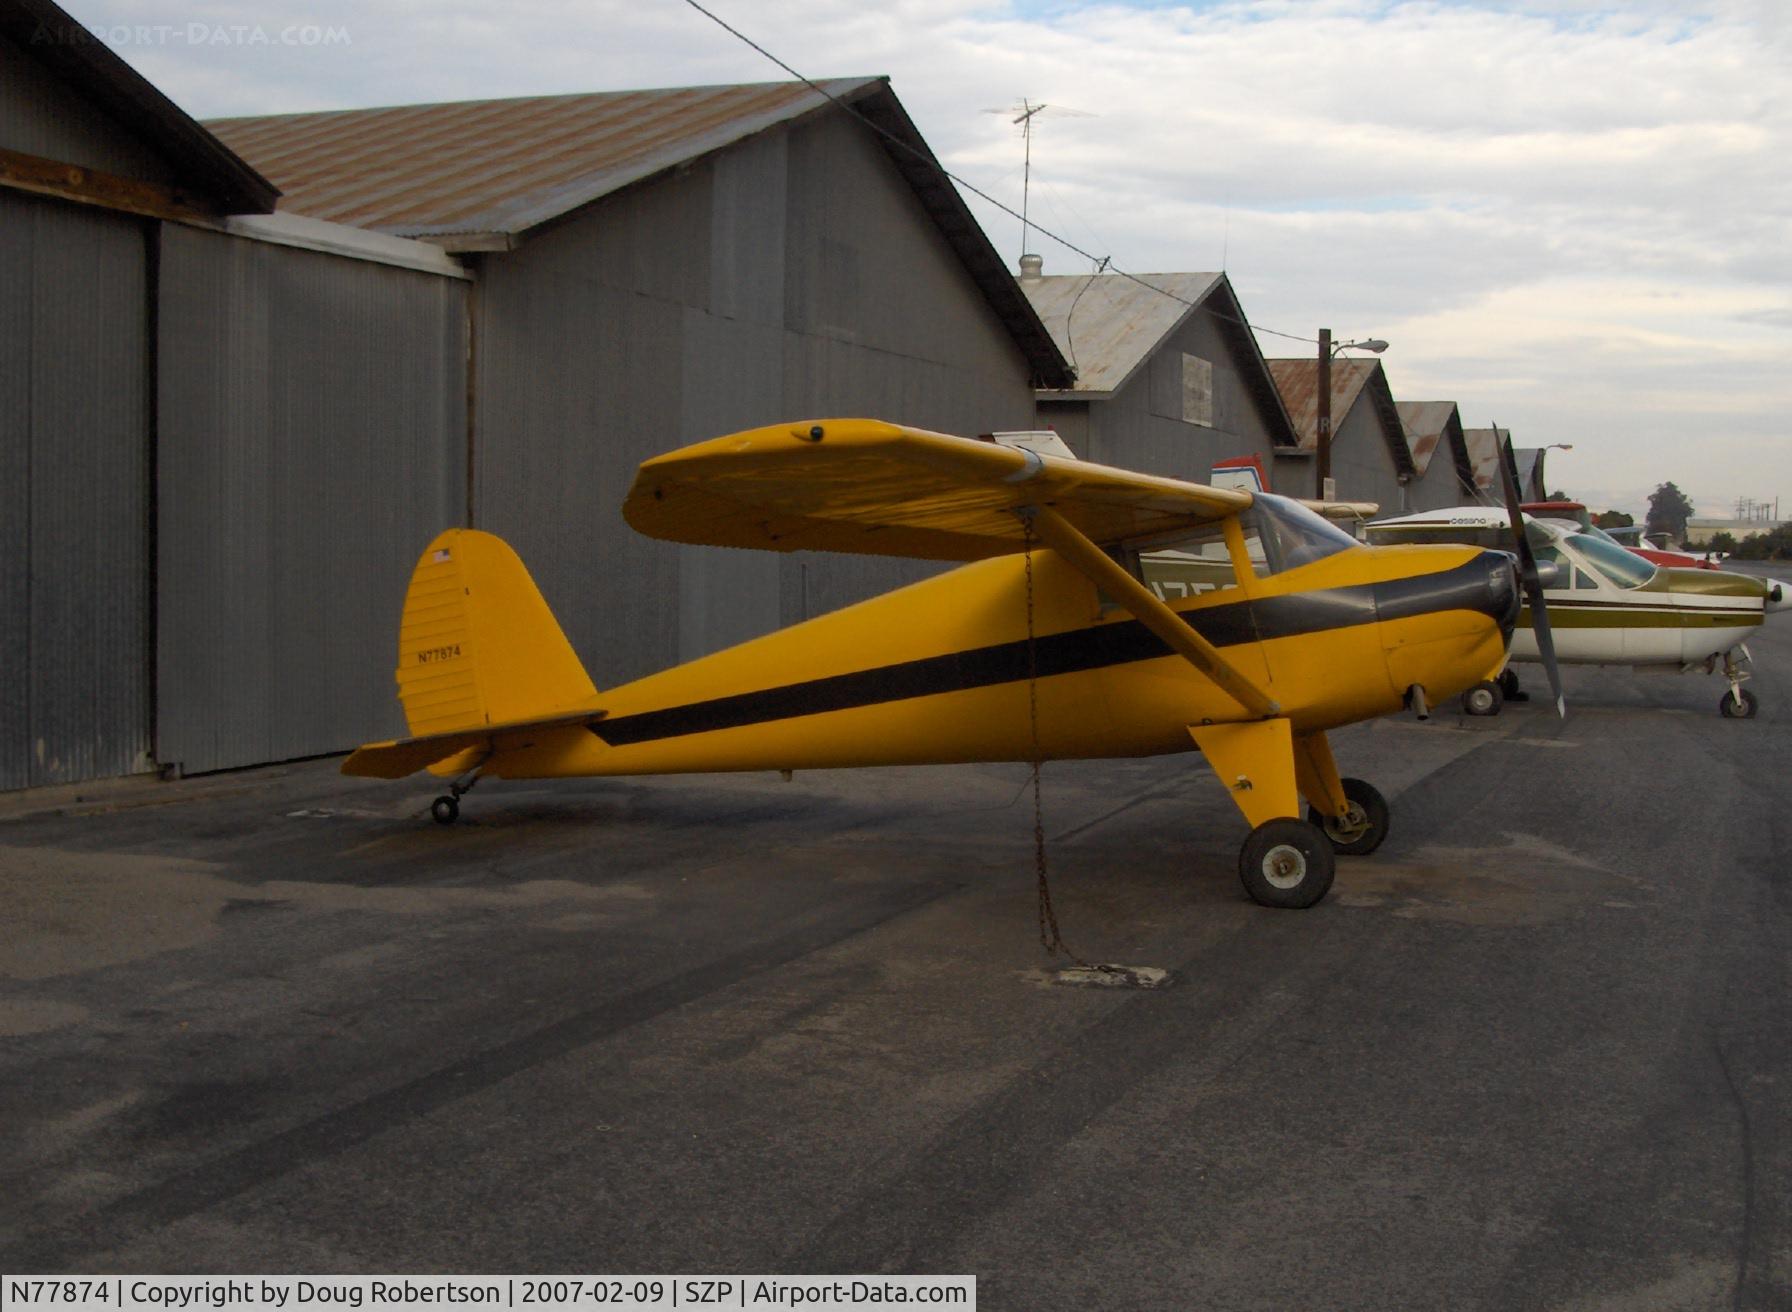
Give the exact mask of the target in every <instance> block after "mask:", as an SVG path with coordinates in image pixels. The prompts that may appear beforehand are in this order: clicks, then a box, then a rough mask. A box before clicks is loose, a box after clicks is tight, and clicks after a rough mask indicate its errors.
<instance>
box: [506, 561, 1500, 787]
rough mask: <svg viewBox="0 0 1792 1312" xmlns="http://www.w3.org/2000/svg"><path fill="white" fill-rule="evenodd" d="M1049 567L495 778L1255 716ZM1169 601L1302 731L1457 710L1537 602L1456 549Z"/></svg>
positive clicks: (932, 748) (1089, 587)
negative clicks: (1441, 708) (1443, 703)
mask: <svg viewBox="0 0 1792 1312" xmlns="http://www.w3.org/2000/svg"><path fill="white" fill-rule="evenodd" d="M1028 572H1029V569H1028V564H1027V560H1026V558H1025V557H1023V556H1001V557H997V558H994V559H991V560H985V561H980V562H976V563H974V564H970V565H965V566H961V567H959V568H957V569H954V570H951V571H949V572H947V573H945V574H942V575H940V576H938V577H935V578H932V579H928V580H924V581H922V582H920V583H916V584H913V585H911V586H909V587H906V588H903V589H900V590H898V591H896V592H892V593H888V594H885V595H883V596H880V597H876V598H873V599H871V600H869V601H865V602H861V603H859V604H857V605H854V606H849V607H847V608H845V609H843V610H839V611H835V612H833V613H831V614H828V615H823V616H820V617H818V618H815V619H812V620H809V621H807V622H805V623H801V624H797V625H795V626H792V627H790V628H787V629H782V630H779V631H778V632H775V633H771V634H768V635H766V636H765V637H762V638H757V639H754V640H751V641H749V642H746V643H742V644H740V645H739V646H736V647H732V648H729V649H727V650H725V651H721V652H717V653H715V654H713V655H711V656H707V657H703V658H701V659H698V660H695V661H691V662H689V663H687V664H684V665H680V666H677V667H676V668H673V669H669V670H666V671H664V672H662V673H659V674H654V675H651V676H649V677H647V678H644V679H640V680H638V681H636V682H634V683H630V684H625V685H622V686H620V687H616V688H610V689H606V690H604V692H603V693H602V703H603V706H604V709H605V715H604V717H603V718H602V719H601V720H598V721H597V722H596V723H594V724H592V725H590V726H589V727H583V726H580V727H569V728H566V729H557V730H553V731H551V732H548V733H543V734H539V735H537V741H536V742H535V743H534V744H533V745H532V746H529V747H527V748H526V749H523V750H512V751H506V752H505V753H503V754H502V755H501V756H500V757H499V758H497V759H496V760H494V761H493V762H492V768H491V772H492V773H495V774H500V775H502V776H505V777H510V778H530V777H542V776H559V775H625V774H661V773H680V772H688V771H724V770H765V769H790V770H795V769H822V768H834V767H848V766H866V765H895V764H909V763H923V762H941V763H944V762H963V761H1004V760H1031V759H1034V758H1035V757H1040V758H1043V759H1056V758H1074V757H1109V756H1141V755H1151V754H1155V753H1162V752H1172V751H1186V750H1188V749H1189V748H1190V747H1191V746H1192V743H1191V740H1190V737H1189V726H1191V725H1201V724H1204V723H1211V722H1225V721H1235V720H1239V719H1243V718H1250V717H1248V716H1247V715H1246V713H1245V712H1244V710H1243V709H1242V708H1241V707H1240V705H1239V704H1238V703H1237V702H1235V701H1233V700H1232V699H1231V697H1229V696H1228V695H1227V694H1226V693H1224V692H1222V691H1221V690H1220V689H1219V688H1218V687H1217V686H1216V685H1215V684H1214V683H1213V682H1212V681H1211V680H1210V679H1206V678H1203V677H1202V676H1201V675H1200V674H1199V673H1198V672H1197V671H1196V670H1195V669H1194V668H1193V667H1192V666H1190V664H1189V663H1188V662H1187V661H1185V660H1183V659H1182V658H1180V657H1178V656H1176V655H1173V654H1172V653H1171V652H1170V651H1169V649H1168V648H1167V647H1166V646H1165V645H1164V643H1163V642H1162V641H1161V640H1160V639H1158V638H1157V637H1155V636H1154V635H1153V634H1151V633H1150V632H1149V631H1147V630H1146V629H1145V628H1144V627H1143V626H1142V625H1141V624H1140V623H1139V622H1138V621H1137V620H1136V619H1134V618H1133V617H1132V616H1131V615H1129V614H1128V613H1126V612H1125V611H1123V610H1121V609H1120V608H1119V607H1117V606H1115V605H1113V604H1111V603H1109V602H1106V601H1105V600H1104V598H1103V597H1102V596H1101V595H1100V594H1099V593H1098V590H1097V588H1096V586H1095V585H1094V584H1093V583H1091V582H1090V581H1089V580H1088V579H1087V578H1086V577H1084V575H1082V574H1080V573H1078V572H1077V571H1076V570H1075V569H1073V568H1072V567H1071V566H1070V565H1069V564H1068V563H1067V562H1066V561H1064V560H1063V559H1062V558H1061V557H1059V556H1058V555H1057V554H1056V553H1055V552H1052V551H1049V550H1043V549H1041V550H1036V551H1035V552H1034V553H1033V555H1032V564H1031V581H1030V585H1029V579H1028ZM1029 592H1030V595H1031V598H1032V601H1031V614H1030V618H1029V603H1028V597H1029ZM1160 595H1162V593H1161V590H1160ZM1166 600H1169V601H1170V604H1171V606H1172V609H1174V610H1175V611H1176V613H1177V614H1178V616H1179V617H1180V618H1181V619H1182V620H1183V622H1185V623H1187V624H1189V625H1190V626H1191V627H1192V628H1194V629H1195V630H1196V632H1197V633H1199V634H1201V635H1202V636H1203V637H1205V638H1206V639H1207V640H1208V641H1209V642H1211V643H1212V644H1213V645H1214V646H1215V647H1216V648H1218V649H1219V650H1220V651H1221V652H1222V653H1223V654H1224V655H1225V657H1226V658H1227V659H1228V660H1229V661H1231V662H1232V663H1233V664H1234V665H1235V666H1236V667H1237V668H1238V669H1239V670H1240V672H1242V673H1243V674H1244V675H1245V676H1246V677H1248V678H1250V679H1252V680H1253V681H1255V682H1257V683H1258V684H1259V686H1261V687H1262V688H1263V689H1264V690H1265V691H1266V692H1267V693H1268V695H1269V696H1270V697H1272V698H1273V699H1274V700H1275V701H1276V703H1277V704H1278V705H1279V707H1280V712H1279V713H1280V714H1282V715H1284V716H1286V717H1287V718H1288V719H1289V721H1290V724H1291V727H1292V729H1293V731H1294V732H1295V733H1296V734H1306V733H1311V732H1314V731H1319V730H1325V729H1329V728H1333V727H1336V726H1338V725H1342V724H1348V723H1353V722H1355V721H1358V720H1362V719H1366V718H1370V717H1374V716H1379V715H1385V714H1389V713H1392V712H1394V711H1397V710H1399V709H1400V708H1401V706H1402V704H1403V701H1404V700H1405V698H1406V695H1407V691H1408V689H1409V688H1410V687H1411V686H1412V685H1413V684H1414V683H1422V684H1423V685H1424V686H1425V691H1426V695H1427V696H1428V697H1429V698H1430V699H1432V700H1433V701H1436V700H1440V699H1442V698H1446V697H1449V696H1452V695H1454V694H1455V693H1457V692H1460V691H1462V690H1463V689H1464V688H1467V687H1470V686H1472V685H1473V684H1475V683H1477V682H1479V681H1481V680H1483V679H1487V678H1489V677H1491V676H1492V674H1493V673H1494V672H1496V671H1497V670H1498V669H1499V667H1500V665H1501V664H1502V663H1503V661H1504V659H1505V651H1506V640H1507V637H1508V635H1509V634H1510V632H1511V625H1512V623H1513V620H1514V618H1515V616H1516V613H1517V609H1518V600H1517V587H1516V582H1515V579H1514V576H1513V572H1512V567H1511V563H1510V560H1509V558H1508V557H1506V556H1504V555H1503V554H1501V553H1498V552H1483V551H1480V550H1478V549H1475V548H1468V547H1452V546H1445V547H1382V548H1369V547H1355V548H1350V549H1348V550H1345V551H1342V552H1339V553H1337V554H1335V555H1332V556H1329V557H1327V558H1325V559H1322V560H1319V561H1316V562H1314V563H1312V564H1309V565H1306V566H1302V567H1299V568H1295V569H1290V570H1287V571H1285V572H1283V573H1280V574H1275V575H1272V576H1269V577H1266V578H1257V577H1251V576H1246V577H1243V578H1234V579H1233V581H1232V584H1231V586H1226V587H1222V588H1219V589H1215V590H1209V591H1203V592H1201V593H1199V594H1198V595H1195V596H1193V597H1187V596H1175V595H1172V596H1170V597H1167V598H1166ZM1029 626H1030V628H1031V638H1029ZM1316 637H1322V640H1319V641H1314V640H1313V639H1315V638H1316ZM1035 674H1036V675H1037V679H1036V680H1035V679H1034V678H1033V677H1032V676H1034V675H1035ZM1035 698H1036V701H1035V700H1034V699H1035ZM1035 726H1036V727H1035ZM1035 733H1037V741H1035Z"/></svg>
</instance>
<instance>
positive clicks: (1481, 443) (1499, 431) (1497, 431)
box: [1462, 428, 1512, 498]
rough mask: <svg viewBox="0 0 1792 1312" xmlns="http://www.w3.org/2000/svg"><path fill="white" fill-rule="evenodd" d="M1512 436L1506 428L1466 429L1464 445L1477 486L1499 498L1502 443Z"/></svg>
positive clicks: (1464, 430) (1463, 436)
mask: <svg viewBox="0 0 1792 1312" xmlns="http://www.w3.org/2000/svg"><path fill="white" fill-rule="evenodd" d="M1511 436H1512V432H1511V430H1510V429H1506V428H1465V429H1463V430H1462V443H1463V445H1464V446H1465V447H1466V448H1467V449H1468V462H1469V465H1470V467H1471V468H1473V470H1474V471H1475V486H1476V487H1477V488H1479V489H1480V490H1481V491H1483V492H1488V493H1491V494H1492V495H1493V496H1494V497H1495V498H1498V497H1499V496H1500V495H1501V493H1500V443H1501V442H1504V441H1507V440H1508V439H1510V438H1511Z"/></svg>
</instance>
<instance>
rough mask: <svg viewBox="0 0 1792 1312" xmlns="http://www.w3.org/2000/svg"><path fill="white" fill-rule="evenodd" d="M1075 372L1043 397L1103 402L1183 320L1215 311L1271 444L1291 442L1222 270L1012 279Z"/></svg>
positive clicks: (1285, 419) (1278, 399)
mask: <svg viewBox="0 0 1792 1312" xmlns="http://www.w3.org/2000/svg"><path fill="white" fill-rule="evenodd" d="M1016 285H1017V286H1018V287H1019V288H1020V290H1021V291H1022V292H1023V293H1024V294H1025V295H1026V297H1027V300H1028V301H1030V302H1031V303H1032V306H1033V308H1034V309H1035V310H1037V311H1038V312H1039V317H1040V319H1041V320H1043V321H1044V323H1045V326H1046V327H1047V328H1048V329H1049V330H1050V331H1051V335H1052V339H1053V340H1054V341H1055V342H1056V343H1057V344H1058V349H1059V350H1060V351H1062V352H1063V353H1064V356H1065V358H1066V359H1068V360H1069V361H1070V367H1071V368H1072V369H1073V370H1075V371H1076V378H1075V382H1074V383H1073V384H1072V385H1070V386H1068V387H1061V388H1044V389H1041V391H1040V396H1041V398H1042V399H1046V400H1081V401H1105V400H1108V399H1110V398H1112V397H1113V396H1114V395H1115V394H1116V393H1118V392H1119V391H1120V390H1121V389H1122V388H1124V387H1125V386H1126V385H1127V384H1128V383H1130V382H1131V381H1132V380H1133V379H1134V378H1135V377H1137V376H1138V374H1139V372H1140V371H1141V370H1142V369H1143V368H1144V367H1145V365H1146V362H1147V361H1149V360H1150V359H1151V357H1152V356H1153V355H1155V354H1156V353H1157V352H1158V350H1159V349H1161V348H1162V346H1163V345H1164V343H1165V342H1166V341H1168V340H1169V338H1170V337H1171V336H1173V335H1174V334H1175V333H1176V332H1177V331H1178V330H1179V329H1180V328H1181V327H1182V326H1183V324H1185V323H1187V322H1188V321H1189V319H1190V318H1191V317H1192V316H1194V315H1195V314H1197V313H1200V312H1201V311H1204V310H1207V311H1211V312H1212V313H1213V316H1214V318H1215V321H1216V323H1217V325H1218V327H1219V330H1220V334H1221V336H1222V338H1223V339H1224V340H1225V341H1226V342H1227V344H1228V345H1229V346H1230V347H1231V349H1232V354H1233V357H1234V360H1235V362H1236V363H1237V365H1238V372H1239V375H1240V376H1241V378H1242V379H1243V382H1244V385H1245V387H1246V388H1247V389H1248V390H1249V391H1250V393H1251V395H1252V397H1253V399H1255V400H1256V402H1257V404H1258V407H1259V408H1260V409H1261V411H1262V412H1263V417H1264V421H1265V425H1266V427H1268V429H1269V430H1270V436H1271V440H1272V442H1273V443H1274V444H1275V445H1276V446H1278V447H1292V446H1294V445H1295V442H1296V437H1295V431H1294V426H1293V425H1292V424H1291V423H1290V422H1289V419H1288V412H1287V410H1286V409H1285V408H1284V406H1283V404H1282V398H1281V394H1280V393H1279V392H1278V391H1277V390H1276V386H1275V382H1274V380H1273V379H1272V378H1271V377H1270V374H1269V369H1268V366H1267V365H1266V364H1265V363H1264V360H1263V352H1262V351H1261V350H1260V349H1259V348H1258V346H1257V339H1256V337H1255V336H1254V335H1252V333H1251V329H1250V325H1249V323H1247V322H1246V320H1245V317H1244V311H1243V309H1242V308H1241V307H1240V306H1239V304H1238V297H1237V295H1236V294H1235V293H1234V292H1233V290H1232V283H1231V280H1230V279H1228V278H1227V277H1226V275H1225V274H1223V273H1142V274H1137V275H1130V274H1116V273H1106V274H1053V275H1050V276H1044V275H1042V276H1038V277H1027V276H1024V275H1023V276H1022V277H1021V278H1020V279H1019V280H1018V281H1017V284H1016Z"/></svg>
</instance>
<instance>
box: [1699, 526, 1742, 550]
mask: <svg viewBox="0 0 1792 1312" xmlns="http://www.w3.org/2000/svg"><path fill="white" fill-rule="evenodd" d="M1705 549H1706V550H1707V551H1721V552H1724V553H1725V554H1729V553H1732V552H1734V551H1735V550H1736V539H1735V538H1733V537H1731V536H1730V535H1729V534H1728V533H1725V532H1723V531H1722V530H1721V529H1720V530H1719V531H1718V532H1716V533H1713V534H1712V535H1711V541H1709V542H1707V543H1706V544H1705Z"/></svg>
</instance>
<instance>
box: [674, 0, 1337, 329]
mask: <svg viewBox="0 0 1792 1312" xmlns="http://www.w3.org/2000/svg"><path fill="white" fill-rule="evenodd" d="M684 2H685V3H686V4H687V5H689V6H690V7H691V8H692V9H695V10H696V11H697V12H698V13H700V14H702V15H703V16H704V17H705V18H707V19H709V21H710V22H712V23H714V24H715V25H716V26H717V27H719V28H721V29H722V30H723V31H724V32H726V33H728V34H729V35H730V36H732V37H734V38H735V39H736V40H738V41H740V42H742V43H744V44H745V45H747V46H750V47H751V48H752V49H754V50H756V51H758V52H759V53H760V54H761V55H764V56H765V57H766V58H767V59H769V60H771V62H772V63H774V64H776V65H777V66H778V67H779V68H781V69H783V70H784V71H785V72H786V73H788V74H790V76H791V77H793V78H795V79H796V80H797V81H798V82H801V83H802V84H803V85H804V86H806V87H808V88H809V90H811V91H813V92H814V93H815V94H816V95H818V96H821V97H822V98H823V99H825V100H827V101H829V102H830V103H831V104H833V105H834V106H835V107H837V108H839V109H842V110H845V111H846V112H847V113H848V114H851V115H852V116H853V117H854V118H856V119H858V120H859V122H861V123H863V124H864V125H865V126H866V127H868V128H870V129H871V130H872V131H873V132H875V133H877V134H878V136H880V137H882V138H883V139H884V140H885V141H887V142H889V143H890V144H891V145H893V146H896V147H899V148H900V149H902V150H905V151H907V152H908V153H909V154H910V155H913V156H914V157H915V158H916V159H918V160H920V161H921V162H922V163H923V164H925V165H927V167H929V168H931V169H933V170H934V171H935V172H937V173H939V175H940V176H941V177H943V178H945V179H946V180H947V181H949V182H951V183H952V184H953V185H955V186H957V187H961V188H963V189H964V190H965V191H968V192H970V193H971V194H972V195H973V196H976V197H978V198H979V199H980V200H984V201H987V202H988V203H989V204H991V205H994V206H995V207H996V208H997V209H999V210H1001V211H1002V212H1003V213H1004V214H1007V215H1009V216H1010V217H1012V218H1016V219H1019V220H1021V222H1022V224H1024V225H1026V226H1028V227H1031V228H1032V229H1033V230H1034V231H1036V232H1038V233H1041V234H1042V235H1044V236H1046V237H1049V238H1050V239H1051V240H1052V241H1055V242H1057V243H1058V245H1060V246H1062V247H1063V248H1064V249H1065V250H1067V251H1071V252H1073V253H1074V254H1077V255H1080V256H1082V257H1083V258H1084V259H1085V260H1088V261H1089V262H1090V263H1092V264H1096V265H1098V266H1105V267H1107V268H1109V269H1112V270H1113V272H1114V274H1115V276H1117V277H1121V278H1125V279H1126V280H1127V281H1129V282H1135V283H1137V284H1138V285H1139V286H1141V287H1143V288H1145V290H1147V291H1152V292H1156V293H1157V294H1158V295H1159V296H1165V297H1168V298H1169V299H1170V300H1172V301H1175V302H1176V303H1177V304H1179V305H1186V306H1188V307H1189V309H1191V310H1198V309H1200V308H1202V307H1201V303H1200V302H1199V301H1191V300H1189V299H1188V298H1187V297H1185V296H1178V295H1177V294H1176V293H1175V292H1172V291H1170V290H1168V289H1167V288H1163V287H1158V286H1155V285H1154V284H1152V283H1148V282H1146V281H1145V280H1144V279H1143V278H1141V277H1139V276H1138V275H1137V274H1135V273H1128V272H1127V271H1126V270H1125V269H1122V268H1120V267H1119V266H1118V265H1117V264H1115V263H1114V262H1113V260H1112V258H1111V257H1109V256H1105V255H1093V254H1091V253H1090V252H1088V251H1086V250H1084V249H1083V248H1082V247H1081V246H1078V245H1077V244H1076V243H1075V242H1073V241H1071V240H1070V239H1069V238H1067V237H1060V236H1059V235H1058V234H1057V233H1055V232H1053V231H1051V229H1049V228H1042V227H1040V226H1039V225H1038V224H1037V223H1030V222H1029V221H1028V219H1027V217H1026V215H1024V214H1022V213H1021V212H1020V211H1019V210H1017V209H1015V208H1014V207H1013V206H1011V205H1008V204H1005V203H1004V202H1002V201H999V200H997V199H996V198H995V197H994V196H992V195H990V194H989V193H988V192H986V191H984V190H983V189H982V188H980V187H978V186H977V185H976V184H975V183H972V182H970V181H968V180H966V179H964V178H961V177H959V176H958V175H957V174H956V173H954V172H952V171H951V170H950V169H948V168H947V167H946V166H945V165H943V164H941V163H940V162H939V160H937V159H935V158H934V157H933V155H932V154H930V153H928V152H926V151H922V150H917V149H916V148H915V147H914V146H912V145H910V144H909V143H908V142H906V141H904V140H903V139H902V138H901V137H898V136H897V135H896V134H895V133H893V132H890V131H889V130H888V129H886V128H885V127H884V126H883V125H882V124H880V123H875V122H873V121H872V120H871V119H869V118H867V117H866V116H865V115H864V114H862V113H860V112H859V110H858V108H857V107H856V106H853V105H850V104H848V103H847V102H846V101H844V100H842V99H840V97H838V96H836V95H835V94H834V93H833V92H831V91H829V90H827V89H826V88H825V87H823V86H820V85H819V84H817V83H816V82H815V81H814V80H813V79H811V78H807V77H804V76H803V75H802V74H801V73H799V72H797V70H796V69H794V68H792V67H791V66H790V65H789V64H787V63H785V62H784V61H783V60H782V59H779V58H778V57H777V56H776V55H774V54H773V53H772V52H771V51H769V50H767V49H766V48H765V47H764V46H762V45H760V44H759V43H758V42H757V41H755V40H754V39H753V38H752V37H750V36H748V35H747V34H746V33H745V32H742V31H741V30H740V29H739V28H737V27H734V26H732V25H731V24H729V23H728V22H727V21H726V20H725V19H723V18H721V17H719V16H718V15H716V14H715V13H713V12H712V11H710V10H708V9H705V8H704V7H703V6H702V5H701V4H699V3H698V0H684ZM1207 312H1208V313H1209V314H1211V315H1213V316H1214V317H1215V318H1217V319H1227V320H1230V321H1231V322H1233V323H1236V324H1242V325H1243V326H1244V327H1246V328H1249V329H1250V330H1251V331H1252V332H1259V333H1268V334H1270V335H1271V336H1272V337H1286V338H1288V339H1289V340H1290V341H1294V342H1307V343H1311V344H1316V343H1317V341H1318V339H1317V338H1314V337H1303V336H1301V335H1299V334H1298V333H1285V332H1280V331H1278V330H1277V329H1274V328H1260V327H1258V326H1256V325H1255V324H1252V323H1251V322H1250V321H1249V320H1247V319H1243V318H1240V317H1239V316H1237V315H1232V314H1226V313H1224V312H1223V311H1221V310H1216V309H1213V308H1212V307H1208V311H1207Z"/></svg>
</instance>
